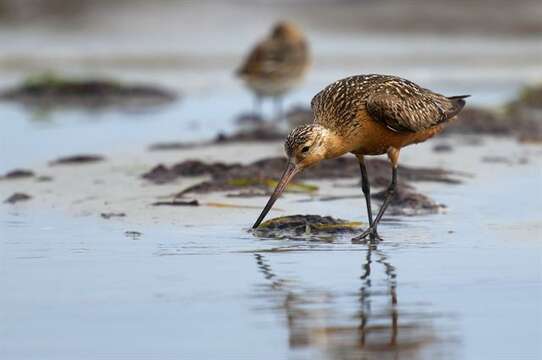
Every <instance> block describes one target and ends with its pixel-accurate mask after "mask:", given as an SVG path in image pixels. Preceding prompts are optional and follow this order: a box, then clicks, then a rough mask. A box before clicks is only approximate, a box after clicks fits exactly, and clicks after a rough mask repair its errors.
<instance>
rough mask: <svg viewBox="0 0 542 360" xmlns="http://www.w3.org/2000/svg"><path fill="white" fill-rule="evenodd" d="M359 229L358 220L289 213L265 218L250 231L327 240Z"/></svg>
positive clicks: (271, 235) (261, 235)
mask: <svg viewBox="0 0 542 360" xmlns="http://www.w3.org/2000/svg"><path fill="white" fill-rule="evenodd" d="M360 229H361V223H360V222H354V221H347V220H342V219H335V218H333V217H331V216H319V215H291V216H281V217H277V218H274V219H270V220H267V221H265V222H263V223H262V224H261V225H260V226H259V227H257V228H256V229H253V230H252V232H253V233H254V235H256V236H258V237H265V238H274V239H283V238H290V239H298V240H326V239H327V240H329V239H332V238H333V237H336V236H338V235H344V234H355V233H358V232H359V231H360Z"/></svg>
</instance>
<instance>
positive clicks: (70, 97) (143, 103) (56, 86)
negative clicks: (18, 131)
mask: <svg viewBox="0 0 542 360" xmlns="http://www.w3.org/2000/svg"><path fill="white" fill-rule="evenodd" d="M175 98H176V96H175V94H173V93H172V92H170V91H167V90H164V89H160V88H158V87H155V86H150V85H127V84H121V83H119V82H116V81H112V80H105V79H79V78H65V77H61V76H58V75H55V74H50V73H46V74H42V75H38V76H33V77H30V78H28V79H26V80H25V81H24V83H23V84H21V85H20V86H18V87H15V88H12V89H8V90H7V91H5V92H3V93H1V94H0V100H6V101H17V102H20V103H22V104H24V105H27V106H30V107H37V108H57V107H83V108H89V109H96V108H104V107H121V108H128V109H132V108H133V109H141V108H146V107H152V106H157V105H163V104H166V103H169V102H171V101H173V100H174V99H175Z"/></svg>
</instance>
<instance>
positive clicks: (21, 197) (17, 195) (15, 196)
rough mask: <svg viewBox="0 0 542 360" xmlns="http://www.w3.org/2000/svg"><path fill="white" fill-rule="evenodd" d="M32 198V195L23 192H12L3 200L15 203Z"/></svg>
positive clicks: (7, 202)
mask: <svg viewBox="0 0 542 360" xmlns="http://www.w3.org/2000/svg"><path fill="white" fill-rule="evenodd" d="M30 199H32V196H30V195H28V194H25V193H14V194H13V195H11V196H10V197H8V198H7V199H6V200H4V203H6V204H15V203H18V202H20V201H28V200H30Z"/></svg>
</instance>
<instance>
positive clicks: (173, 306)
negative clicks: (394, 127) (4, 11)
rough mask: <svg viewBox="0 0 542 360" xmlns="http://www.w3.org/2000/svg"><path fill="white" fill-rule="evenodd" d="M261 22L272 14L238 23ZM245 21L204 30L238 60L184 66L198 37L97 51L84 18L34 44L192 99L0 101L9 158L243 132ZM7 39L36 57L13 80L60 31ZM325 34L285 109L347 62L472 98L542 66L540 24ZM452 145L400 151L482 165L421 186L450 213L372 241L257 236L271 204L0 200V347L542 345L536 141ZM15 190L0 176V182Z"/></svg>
mask: <svg viewBox="0 0 542 360" xmlns="http://www.w3.org/2000/svg"><path fill="white" fill-rule="evenodd" d="M256 25H257V26H258V27H260V26H261V24H255V23H250V24H249V25H246V24H244V25H237V24H232V26H240V27H242V26H248V28H250V29H254V28H256ZM53 33H54V32H53ZM247 33H251V32H250V31H247V32H246V33H245V32H241V34H242V35H240V36H241V40H243V41H240V40H239V41H237V39H235V41H232V39H226V38H225V35H224V34H218V35H217V34H215V35H216V36H217V37H218V38H219V39H222V40H224V41H220V42H219V45H220V46H215V44H214V43H211V42H209V43H208V44H204V45H205V46H202V47H201V49H200V52H202V53H203V54H204V55H207V56H208V55H211V56H216V57H217V58H219V59H222V60H224V62H223V63H221V62H220V61H216V62H213V61H211V62H210V63H203V64H193V63H189V65H187V67H184V66H185V65H184V62H183V61H185V60H187V58H188V60H192V61H193V60H194V58H192V57H190V56H188V57H187V58H185V57H186V56H187V54H186V53H184V52H185V51H186V52H188V55H190V54H189V52H190V51H192V50H194V47H193V45H194V44H193V43H186V44H185V43H182V44H180V45H179V48H176V49H177V50H179V51H180V52H181V54H178V53H176V52H174V51H170V52H173V54H169V52H168V51H169V50H171V49H170V48H169V47H168V46H169V44H170V43H171V38H169V37H166V38H164V39H161V38H159V37H157V39H154V38H152V37H151V41H149V39H147V41H145V42H144V43H143V44H141V46H142V47H143V48H139V47H138V51H139V53H138V54H139V55H141V54H143V55H141V57H139V56H138V54H133V53H132V52H131V51H132V50H133V46H134V45H133V44H129V43H126V44H125V46H119V47H118V48H117V44H118V43H119V42H120V43H123V42H122V41H118V39H119V38H118V37H113V39H114V40H112V41H111V42H110V43H107V42H106V44H103V43H101V41H103V40H102V39H101V38H100V35H103V34H101V33H100V32H98V34H97V35H98V39H99V40H97V39H96V38H94V42H92V41H91V42H90V45H89V46H88V47H87V43H86V42H81V38H83V39H87V37H86V36H87V35H88V34H75V35H73V36H70V37H62V36H60V35H59V34H57V36H58V38H57V37H55V39H56V40H58V42H57V43H56V44H55V46H52V47H51V48H48V49H49V50H47V49H46V50H45V51H46V52H45V53H44V54H43V57H44V59H43V60H42V59H41V58H40V59H39V61H43V62H44V63H46V65H47V67H52V68H54V67H55V64H57V60H58V59H60V60H62V61H60V62H58V63H59V64H60V65H57V66H58V67H60V68H64V67H66V68H67V69H68V70H70V71H74V72H78V73H79V72H80V73H84V74H89V73H90V74H94V73H95V69H93V68H92V66H90V65H89V62H90V63H91V60H92V59H90V60H89V58H88V56H89V54H91V55H95V54H94V52H98V53H100V51H99V50H101V51H102V52H103V53H108V51H113V50H114V51H116V53H114V54H113V55H111V58H107V57H106V58H105V59H102V60H101V61H103V62H104V64H103V65H104V66H103V67H100V69H99V70H100V71H99V74H105V75H115V76H116V75H118V76H119V77H122V78H127V79H137V80H146V81H153V82H155V81H156V82H159V83H160V84H164V85H168V86H170V87H173V88H175V89H180V90H181V91H182V92H183V94H182V96H183V97H182V99H181V100H180V101H179V102H176V103H174V104H172V105H171V106H167V107H165V108H163V109H160V110H159V111H152V112H146V113H138V114H133V113H124V112H119V111H104V112H80V111H65V110H64V111H53V112H32V111H29V110H28V109H23V108H21V107H19V106H18V105H14V104H0V119H1V129H2V131H1V132H0V146H1V150H2V153H3V154H4V155H3V156H2V159H1V162H0V173H3V172H5V171H7V170H10V169H12V168H14V167H28V168H32V169H42V168H43V166H44V165H45V164H46V162H47V161H50V160H52V159H55V158H57V157H59V156H62V155H69V154H73V153H99V154H104V155H105V156H107V157H108V159H115V158H117V157H120V155H118V154H119V153H123V154H126V153H132V154H136V155H138V156H141V158H145V156H146V155H145V154H147V153H146V151H145V147H146V146H147V145H148V144H151V143H155V142H159V141H194V140H202V139H209V138H212V137H214V136H215V135H216V133H217V132H218V131H231V130H233V129H234V126H235V124H234V118H235V116H236V115H237V114H239V112H240V111H242V110H245V109H247V108H250V106H251V98H250V96H249V95H248V94H247V93H246V92H245V91H244V90H243V89H242V88H241V86H240V85H239V84H238V83H237V82H236V81H235V79H233V78H232V77H231V69H232V68H233V66H234V65H235V62H236V61H237V60H238V56H239V55H240V53H241V52H242V51H243V49H244V46H241V45H240V44H241V43H242V44H245V43H246V42H247V41H248V40H250V39H248V37H249V36H248V35H247ZM208 35H209V34H199V35H198V38H197V39H196V40H194V41H201V39H205V38H206V36H208ZM252 35H254V36H255V35H256V33H252ZM252 35H251V36H252ZM2 36H4V37H6V38H9V39H11V40H12V41H11V42H3V43H4V44H3V45H1V46H2V49H3V50H5V51H4V52H5V54H4V56H5V58H3V57H2V56H0V64H1V63H2V61H3V64H7V63H9V61H10V60H9V57H10V56H14V57H15V58H16V57H17V56H21V57H23V58H24V57H28V59H29V60H28V62H26V63H23V64H21V65H19V64H16V65H10V66H11V67H10V66H8V67H7V70H2V69H1V68H0V72H2V71H4V74H5V75H6V76H5V77H3V79H4V80H2V85H4V84H8V83H11V82H13V81H15V80H17V79H18V78H20V77H21V76H22V74H25V73H27V72H31V71H29V69H28V68H30V70H35V69H36V68H37V69H41V66H38V65H40V64H39V61H38V64H37V65H36V64H35V63H34V62H35V60H32V59H33V57H32V53H33V51H34V48H35V47H36V46H38V45H39V44H41V43H45V41H43V39H41V37H42V36H51V33H49V32H47V33H44V34H36V32H32V31H31V30H29V31H27V32H24V33H20V34H19V35H18V36H20V38H19V40H21V41H20V42H18V43H17V42H16V41H13V38H12V37H13V33H6V32H4V33H3V35H2V34H0V38H2ZM94 36H96V34H94ZM312 36H313V40H314V42H315V44H316V45H315V52H316V53H317V54H319V57H318V58H319V59H320V60H319V61H318V62H317V63H316V64H315V70H314V71H312V72H311V74H310V75H309V79H308V81H307V83H306V84H305V86H304V87H303V88H302V89H300V90H299V91H297V92H295V93H294V94H292V96H291V97H289V99H288V101H287V103H288V105H292V104H302V105H305V104H307V103H308V99H310V97H311V96H312V95H313V94H314V93H315V92H316V91H318V90H319V89H320V88H321V87H322V86H324V85H325V84H327V83H328V82H329V81H331V80H333V79H336V78H338V77H341V76H344V75H346V74H352V73H367V72H385V73H396V74H400V75H403V76H406V77H409V78H412V79H413V80H416V81H419V82H421V83H423V85H425V86H428V87H431V88H435V89H438V90H439V91H442V92H444V93H447V94H448V93H449V94H455V93H458V94H463V93H464V92H465V91H466V89H468V92H470V93H471V94H473V95H474V96H473V98H472V103H474V104H478V105H490V106H493V105H495V104H502V103H503V102H505V101H506V100H508V99H509V98H511V97H512V96H514V94H516V92H517V90H518V89H519V88H520V87H521V86H522V85H523V84H525V83H528V82H530V81H536V80H537V79H540V78H542V72H541V66H540V61H538V60H539V59H540V56H541V53H540V49H539V46H538V42H536V41H535V40H536V39H535V40H533V39H518V38H516V39H514V38H512V39H501V40H499V39H493V40H491V39H490V38H464V37H454V36H452V37H445V38H444V39H443V38H441V37H435V36H428V35H427V36H411V35H402V36H393V35H390V34H382V35H379V36H370V35H359V36H358V34H354V35H352V34H348V33H343V34H340V33H332V34H326V33H314V34H313V35H312ZM90 37H91V39H92V38H93V36H92V34H91V36H90ZM40 39H41V40H40ZM120 39H121V40H122V39H124V37H122V36H121V37H120ZM198 39H199V40H198ZM154 40H156V43H155V42H154ZM245 40H246V41H245ZM251 41H252V40H251ZM21 44H22V45H21ZM82 44H84V45H82ZM450 45H453V51H452V50H451V48H452V46H450ZM104 49H105V50H104ZM164 49H166V50H168V51H165V50H164ZM429 49H430V50H431V51H429ZM181 50H182V51H181ZM47 51H48V52H47ZM160 51H162V52H160ZM151 52H159V55H162V56H163V55H164V53H165V54H166V55H168V54H169V55H168V56H170V57H168V59H169V60H173V62H174V63H175V61H179V62H180V63H181V64H182V65H173V66H172V65H170V64H166V65H165V66H160V65H155V64H152V66H150V68H146V67H145V65H142V64H141V62H144V61H143V60H145V56H144V54H145V53H151ZM378 54H380V55H378ZM515 54H524V55H525V54H526V55H528V56H515ZM192 55H194V54H192ZM196 55H201V54H196ZM384 55H385V56H384ZM451 55H454V57H453V58H450V56H451ZM119 58H121V59H122V61H121V60H119ZM6 59H7V60H6ZM488 59H490V60H488ZM488 61H489V63H488ZM98 62H99V61H98ZM166 63H167V61H166ZM29 64H30V65H29ZM147 65H148V64H147ZM74 69H75V70H74ZM12 70H14V72H15V73H16V74H17V75H11V71H12ZM8 73H9V74H8ZM5 79H7V80H5ZM267 110H269V109H267ZM476 140H479V139H476ZM437 141H439V140H437ZM447 141H449V142H451V143H452V144H453V145H454V146H453V152H452V153H451V154H436V153H431V152H430V147H431V145H429V144H425V145H421V146H422V147H421V148H419V147H416V148H413V149H412V150H405V151H404V152H403V153H402V154H401V156H402V161H403V162H404V163H405V164H408V165H427V166H442V167H444V168H450V169H454V170H460V171H463V172H466V173H468V174H470V175H472V176H468V177H465V178H464V183H463V184H461V185H457V186H450V185H443V184H419V185H418V184H417V185H416V187H417V189H418V190H420V191H422V192H424V193H426V194H428V195H430V196H431V197H432V198H434V199H435V200H436V201H438V202H441V203H444V204H446V205H447V207H448V209H447V211H446V213H444V214H438V215H431V216H421V217H395V218H388V219H385V220H386V221H385V222H384V224H383V225H382V227H381V229H380V232H381V234H382V235H383V237H384V238H385V241H384V242H383V243H381V244H379V245H378V246H377V247H376V248H370V247H368V246H363V245H353V244H351V242H350V239H349V238H346V237H339V238H337V239H335V240H334V241H332V242H304V241H288V240H269V239H260V238H256V237H254V236H252V234H250V233H249V232H248V231H247V227H248V226H250V224H251V222H252V221H253V220H254V219H255V217H256V216H257V213H258V210H257V209H250V210H247V209H227V210H220V211H221V212H220V216H216V215H213V216H210V215H209V214H210V212H211V210H210V209H208V208H205V207H200V208H195V209H193V210H191V212H193V216H195V217H197V218H198V219H199V220H198V222H197V223H192V222H190V221H185V219H183V218H182V217H181V215H182V214H183V211H184V210H182V209H171V211H170V212H168V213H167V214H165V213H164V212H162V213H160V214H162V215H160V216H163V218H162V219H160V220H162V221H155V219H156V217H157V216H158V215H156V214H157V212H158V211H159V210H155V209H148V214H149V215H148V219H146V220H147V221H141V220H139V219H136V220H133V218H132V217H130V215H131V214H129V215H128V216H127V217H126V218H122V219H112V220H108V221H106V220H103V219H101V218H99V216H98V214H97V212H98V211H99V210H96V209H94V210H95V211H94V212H91V213H88V212H85V211H86V210H85V211H80V210H78V208H77V206H76V204H75V201H73V203H70V204H71V205H70V206H69V207H68V208H63V207H61V206H59V205H55V204H53V205H51V204H49V203H47V204H46V205H44V204H42V203H41V199H40V198H39V196H37V197H36V198H35V199H33V200H32V201H30V202H29V203H22V204H18V205H16V206H7V205H5V204H0V235H1V236H0V292H1V294H2V296H0V358H2V359H10V360H11V359H12V360H19V359H34V358H35V359H96V358H100V357H103V358H114V357H125V358H136V357H140V358H157V359H163V358H196V359H208V358H230V357H231V358H241V357H246V358H260V359H282V358H290V359H306V358H309V357H311V358H315V359H360V358H363V359H388V358H389V359H397V358H413V359H418V358H419V359H437V358H438V359H493V358H502V359H539V358H541V357H542V348H541V346H540V339H541V338H542V309H541V306H540V304H541V303H542V292H541V290H540V289H541V288H542V221H541V219H542V206H541V204H542V193H541V191H540V184H541V182H542V171H541V170H540V169H542V166H541V165H542V164H541V162H540V160H539V158H540V154H541V153H542V151H541V149H540V147H539V146H530V145H519V144H517V143H515V142H514V141H512V140H502V139H501V140H495V139H486V138H484V139H482V143H481V145H479V146H473V145H472V144H467V143H468V142H469V139H466V140H464V139H457V138H454V139H452V140H449V139H448V140H447ZM261 155H262V156H267V155H269V154H263V153H262V154H261ZM154 156H156V157H158V156H161V155H160V154H159V155H154ZM182 156H183V154H182V153H179V158H182ZM484 156H504V157H506V158H507V159H509V160H510V163H487V162H483V161H481V159H482V158H483V157H484ZM164 157H165V155H164ZM523 158H525V159H527V162H526V163H522V161H520V160H521V159H523ZM223 160H224V161H234V160H235V161H237V160H238V159H237V158H236V159H233V158H232V159H223ZM130 165H131V166H132V165H133V166H134V167H135V168H136V170H132V172H133V174H132V175H131V177H130V178H129V179H128V180H129V181H132V182H135V181H139V180H138V179H137V176H138V175H139V174H140V173H142V172H143V169H139V168H138V166H140V165H139V164H137V163H136V164H130ZM141 166H143V165H141ZM145 166H146V164H145ZM113 170H114V169H113ZM140 170H141V171H140ZM57 171H58V170H57ZM38 172H39V171H38ZM50 172H52V173H53V175H55V174H54V171H53V170H51V171H50ZM85 174H86V173H85ZM64 175H65V174H64ZM100 175H103V174H100ZM55 181H56V179H55V180H54V181H53V182H52V183H51V187H52V188H53V189H54V190H53V191H55V190H58V189H55ZM74 181H76V177H75V176H74ZM351 182H354V180H352V181H351ZM106 185H107V182H106ZM109 186H113V185H112V184H109ZM17 187H18V185H17V183H13V185H6V184H4V183H0V190H1V194H5V193H7V191H8V190H9V192H10V193H11V192H13V191H14V190H17ZM167 191H170V189H169V188H168V190H167ZM167 191H166V190H164V193H167ZM351 193H352V194H359V189H356V188H352V189H351ZM359 195H360V198H359V199H345V200H340V201H331V202H299V200H303V199H305V198H304V197H303V196H302V195H288V196H286V197H285V198H283V199H281V200H280V201H279V203H278V204H277V206H280V207H281V208H282V209H284V210H285V211H286V212H287V213H288V214H289V213H291V212H299V213H315V214H320V215H328V214H332V215H333V216H336V217H339V218H345V219H356V220H359V217H360V216H361V217H362V219H363V216H364V214H365V210H364V207H363V201H362V200H361V194H359ZM66 196H70V197H72V198H73V199H81V198H84V196H85V194H84V193H83V194H81V193H77V194H68V195H66ZM130 196H132V197H133V198H135V199H138V197H139V196H140V194H137V193H136V194H130ZM73 199H70V200H73ZM48 201H49V200H48ZM230 201H231V200H230ZM263 201H264V200H263V199H261V200H259V201H258V204H259V203H260V202H263ZM106 202H107V201H106V200H104V204H105V203H106ZM124 205H126V204H125V203H124V204H123V206H124ZM154 211H156V212H154ZM212 211H213V214H215V212H218V211H219V210H216V209H214V210H212ZM271 214H273V213H271ZM282 214H284V212H283V213H282ZM275 215H276V213H275ZM172 219H174V220H175V221H173V220H172ZM190 219H192V218H190ZM168 222H171V223H168ZM126 231H138V232H141V233H142V234H141V235H140V236H135V235H130V234H126Z"/></svg>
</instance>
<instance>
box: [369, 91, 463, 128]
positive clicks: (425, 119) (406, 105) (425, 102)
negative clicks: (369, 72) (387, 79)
mask: <svg viewBox="0 0 542 360" xmlns="http://www.w3.org/2000/svg"><path fill="white" fill-rule="evenodd" d="M464 105H465V101H464V100H463V97H456V98H447V97H445V96H443V95H440V94H436V93H433V92H431V91H429V90H426V89H422V88H418V89H414V88H410V89H409V87H408V86H406V87H403V88H395V87H387V86H384V87H381V88H380V89H377V90H376V91H374V92H373V93H372V94H371V95H370V96H369V97H368V98H367V101H366V108H367V112H368V113H369V115H371V117H372V118H373V119H374V120H376V121H378V122H380V123H381V124H383V125H385V126H386V127H388V128H389V129H391V130H393V131H396V132H417V131H422V130H426V129H429V128H431V127H433V126H436V125H438V124H440V123H442V122H445V121H447V120H449V119H451V118H452V117H454V116H455V115H456V114H457V113H458V112H459V111H460V110H461V109H462V108H463V106H464Z"/></svg>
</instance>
